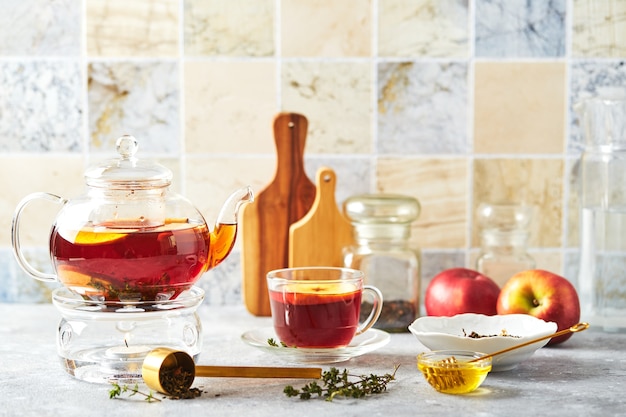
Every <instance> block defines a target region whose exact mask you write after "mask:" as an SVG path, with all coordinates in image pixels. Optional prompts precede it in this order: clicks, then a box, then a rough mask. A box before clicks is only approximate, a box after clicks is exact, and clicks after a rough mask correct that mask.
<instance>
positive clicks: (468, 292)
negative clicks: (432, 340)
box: [424, 268, 500, 316]
mask: <svg viewBox="0 0 626 417" xmlns="http://www.w3.org/2000/svg"><path fill="white" fill-rule="evenodd" d="M499 293H500V287H498V284H496V283H495V282H494V281H493V280H492V279H491V278H489V277H486V276H484V275H482V274H481V273H480V272H478V271H474V270H472V269H466V268H452V269H446V270H445V271H442V272H440V273H439V274H437V275H436V276H435V277H434V278H433V279H432V280H431V281H430V284H428V287H427V288H426V293H425V295H424V306H425V307H426V314H428V315H429V316H454V315H456V314H463V313H477V314H485V315H488V316H493V315H495V314H496V302H497V300H498V294H499Z"/></svg>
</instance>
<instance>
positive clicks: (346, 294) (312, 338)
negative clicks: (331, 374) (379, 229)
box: [267, 267, 383, 348]
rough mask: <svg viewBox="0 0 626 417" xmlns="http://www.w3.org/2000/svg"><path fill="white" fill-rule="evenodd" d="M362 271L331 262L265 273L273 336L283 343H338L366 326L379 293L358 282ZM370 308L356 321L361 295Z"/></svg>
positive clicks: (312, 345) (310, 345)
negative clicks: (369, 310) (331, 263)
mask: <svg viewBox="0 0 626 417" xmlns="http://www.w3.org/2000/svg"><path fill="white" fill-rule="evenodd" d="M363 277H364V274H363V272H362V271H359V270H355V269H349V268H335V267H300V268H285V269H277V270H274V271H270V272H268V273H267V287H268V290H269V298H270V308H271V312H272V319H273V322H274V330H275V331H276V336H277V337H278V338H279V339H280V341H281V342H282V343H284V344H285V345H287V346H293V347H298V348H339V347H344V346H347V345H349V344H350V341H352V338H354V336H356V335H359V334H361V333H364V332H365V331H367V330H368V329H369V328H370V327H372V325H374V323H376V320H378V317H379V316H380V312H381V309H382V305H383V296H382V294H381V292H380V291H379V290H378V289H377V288H376V287H373V286H371V285H364V284H363ZM364 296H365V297H368V298H371V299H372V304H373V308H372V310H371V312H370V313H369V316H368V317H367V318H366V319H365V321H363V322H362V323H360V322H359V318H360V314H361V299H362V298H363V297H364Z"/></svg>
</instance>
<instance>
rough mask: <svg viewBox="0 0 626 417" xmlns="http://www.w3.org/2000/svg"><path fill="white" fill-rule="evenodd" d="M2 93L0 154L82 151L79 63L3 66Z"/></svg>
mask: <svg viewBox="0 0 626 417" xmlns="http://www.w3.org/2000/svg"><path fill="white" fill-rule="evenodd" d="M0 91H1V92H2V94H0V151H8V152H39V153H46V152H79V151H80V150H81V148H82V146H81V140H82V139H81V138H82V137H83V135H82V131H81V127H82V111H83V110H82V104H81V76H80V69H79V63H78V61H75V60H52V61H21V62H18V61H6V62H0Z"/></svg>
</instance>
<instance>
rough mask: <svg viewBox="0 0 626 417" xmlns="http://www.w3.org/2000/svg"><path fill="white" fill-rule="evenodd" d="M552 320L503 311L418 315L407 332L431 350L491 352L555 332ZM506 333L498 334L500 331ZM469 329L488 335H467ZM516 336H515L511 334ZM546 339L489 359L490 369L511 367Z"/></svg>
mask: <svg viewBox="0 0 626 417" xmlns="http://www.w3.org/2000/svg"><path fill="white" fill-rule="evenodd" d="M556 330H557V325H556V323H553V322H546V321H543V320H541V319H538V318H536V317H533V316H530V315H528V314H505V315H496V316H486V315H483V314H473V313H466V314H459V315H456V316H452V317H435V316H427V317H420V318H418V319H417V320H415V321H414V322H413V323H412V324H411V325H410V326H409V331H410V332H411V333H413V334H414V335H415V337H417V339H418V340H419V341H420V342H421V343H422V344H423V345H424V346H426V347H427V348H429V349H431V350H469V351H472V352H482V353H493V352H495V351H498V350H501V349H506V348H508V347H511V346H514V345H519V344H521V343H524V342H527V341H529V340H532V339H535V338H537V337H542V336H547V335H549V334H552V333H555V332H556ZM503 331H506V333H507V334H508V335H510V336H502V335H501V334H502V332H503ZM472 332H476V333H478V334H479V335H496V336H490V337H480V338H472V337H468V335H469V334H471V333H472ZM511 336H519V337H511ZM549 340H550V339H546V340H542V341H540V342H537V343H533V344H532V345H529V346H525V347H523V348H520V349H516V350H513V351H511V352H507V353H503V354H501V355H497V356H495V357H494V358H493V369H492V370H493V371H496V372H497V371H506V370H509V369H513V368H515V367H516V366H517V365H519V363H521V362H523V361H525V360H526V359H528V358H529V357H530V356H532V354H533V353H534V352H535V351H536V350H537V349H539V348H541V347H543V346H545V344H546V343H548V341H549Z"/></svg>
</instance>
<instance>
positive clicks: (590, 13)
mask: <svg viewBox="0 0 626 417" xmlns="http://www.w3.org/2000/svg"><path fill="white" fill-rule="evenodd" d="M572 6H573V7H572V55H573V56H575V57H623V56H625V55H626V2H624V1H620V0H603V1H597V0H573V2H572Z"/></svg>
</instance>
